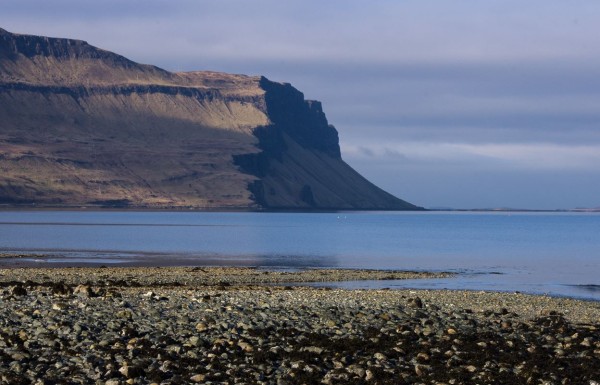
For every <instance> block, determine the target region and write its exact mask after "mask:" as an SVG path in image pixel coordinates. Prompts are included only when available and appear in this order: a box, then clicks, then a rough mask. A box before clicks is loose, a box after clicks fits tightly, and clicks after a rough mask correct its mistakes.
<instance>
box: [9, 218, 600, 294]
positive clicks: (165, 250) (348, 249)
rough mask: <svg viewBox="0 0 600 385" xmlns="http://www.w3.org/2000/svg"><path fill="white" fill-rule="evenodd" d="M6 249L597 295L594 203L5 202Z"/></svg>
mask: <svg viewBox="0 0 600 385" xmlns="http://www.w3.org/2000/svg"><path fill="white" fill-rule="evenodd" d="M0 250H2V251H3V252H28V253H50V254H51V255H52V257H50V258H43V259H38V260H36V261H37V262H35V263H36V264H39V265H40V266H44V265H48V264H51V263H52V264H54V263H58V264H61V263H65V264H86V263H95V264H113V263H114V264H118V263H120V264H132V263H133V264H136V263H141V262H142V261H145V262H147V263H150V264H152V263H161V264H174V265H197V264H205V265H235V266H260V267H269V268H283V269H297V268H309V267H338V268H371V269H411V270H434V271H455V272H459V273H460V276H459V278H454V279H444V280H418V281H417V280H415V281H380V282H357V283H342V284H339V283H338V284H335V285H336V286H344V287H390V288H397V287H414V288H460V289H472V290H484V289H485V290H500V291H521V292H531V293H548V294H551V295H558V296H573V297H581V298H590V299H596V300H600V215H599V214H588V213H457V212H423V213H421V212H419V213H405V212H336V213H198V212H88V211H82V212H76V211H26V212H23V211H20V212H16V211H4V212H0ZM33 260H35V259H32V260H30V261H28V262H32V261H33ZM22 261H23V260H22ZM5 263H6V262H5Z"/></svg>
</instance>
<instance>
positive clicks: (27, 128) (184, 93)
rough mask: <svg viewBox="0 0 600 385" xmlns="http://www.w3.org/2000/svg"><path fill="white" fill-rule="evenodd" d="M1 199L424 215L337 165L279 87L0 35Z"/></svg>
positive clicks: (315, 119) (315, 109)
mask: <svg viewBox="0 0 600 385" xmlns="http://www.w3.org/2000/svg"><path fill="white" fill-rule="evenodd" d="M0 168H1V169H2V171H3V172H2V174H0V204H5V205H38V206H59V207H64V206H90V205H92V206H111V207H153V208H196V209H202V208H225V207H229V208H261V209H380V210H381V209H399V210H402V209H409V210H410V209H419V208H418V207H416V206H414V205H411V204H409V203H407V202H404V201H402V200H400V199H398V198H396V197H394V196H392V195H390V194H388V193H386V192H384V191H382V190H381V189H379V188H377V187H376V186H374V185H373V184H371V183H370V182H368V181H367V180H366V179H364V178H363V177H362V176H360V175H359V174H358V173H357V172H356V171H354V170H353V169H352V168H351V167H350V166H348V165H347V164H346V163H344V162H343V160H342V158H341V152H340V147H339V141H338V132H337V131H336V129H335V128H334V127H333V126H331V125H329V124H328V122H327V119H326V117H325V114H324V112H323V109H322V106H321V103H319V102H316V101H307V100H304V95H303V94H302V93H301V92H300V91H298V90H297V89H295V88H294V87H292V86H291V85H289V84H287V83H277V82H272V81H270V80H268V79H266V78H264V77H252V76H244V75H230V74H223V73H216V72H187V73H171V72H168V71H165V70H162V69H160V68H158V67H154V66H150V65H143V64H138V63H135V62H132V61H130V60H129V59H126V58H125V57H123V56H120V55H117V54H114V53H111V52H108V51H104V50H101V49H98V48H95V47H93V46H91V45H89V44H87V43H86V42H83V41H79V40H71V39H55V38H47V37H40V36H29V35H17V34H11V33H9V32H6V31H4V30H0Z"/></svg>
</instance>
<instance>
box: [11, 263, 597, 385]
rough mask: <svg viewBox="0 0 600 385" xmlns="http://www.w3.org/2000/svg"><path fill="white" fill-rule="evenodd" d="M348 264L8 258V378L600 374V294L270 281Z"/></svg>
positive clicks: (334, 380) (244, 380)
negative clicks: (96, 264)
mask: <svg viewBox="0 0 600 385" xmlns="http://www.w3.org/2000/svg"><path fill="white" fill-rule="evenodd" d="M379 273H381V272H379ZM384 273H385V274H388V275H389V274H390V273H389V272H384ZM307 274H308V275H307ZM348 274H356V272H352V271H348V270H313V271H310V272H308V273H307V272H267V271H262V270H258V269H249V268H87V269H84V268H65V269H56V268H53V269H33V268H28V269H2V270H0V303H2V306H1V307H0V323H1V328H2V336H1V337H2V338H0V353H1V354H0V359H1V360H2V362H3V365H2V367H1V368H0V380H2V381H4V382H7V383H11V384H29V383H44V382H43V381H53V382H58V383H62V382H64V381H65V380H66V379H67V378H68V379H69V380H70V381H71V382H72V383H90V382H95V383H97V384H104V385H125V384H181V383H225V384H279V385H285V384H287V385H292V384H309V383H311V384H312V383H314V384H319V383H321V384H402V383H407V384H408V383H419V384H470V383H511V384H527V383H557V384H558V383H562V384H584V383H585V384H588V383H590V384H591V383H594V382H593V381H600V371H599V370H598V368H600V322H599V321H598V320H599V319H600V303H595V302H586V301H581V300H574V299H560V298H551V297H543V296H532V295H526V294H516V293H513V294H509V293H493V292H466V291H449V290H343V289H327V288H310V287H303V286H293V284H289V285H288V286H283V285H274V284H275V283H278V282H280V281H283V280H285V279H287V280H289V278H291V277H294V278H295V279H297V280H300V279H301V278H310V279H315V278H317V277H321V278H323V279H327V280H331V279H332V278H333V277H338V278H340V279H341V278H344V277H348ZM360 274H366V275H370V276H371V277H372V276H373V275H374V274H378V273H377V271H372V270H371V271H362V272H361V273H360ZM396 274H401V272H396ZM404 274H406V273H404ZM421 274H424V273H421ZM50 363H51V364H50ZM40 381H42V382H40Z"/></svg>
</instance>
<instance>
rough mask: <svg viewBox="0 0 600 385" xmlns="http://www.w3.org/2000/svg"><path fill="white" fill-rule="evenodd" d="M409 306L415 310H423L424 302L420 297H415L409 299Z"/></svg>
mask: <svg viewBox="0 0 600 385" xmlns="http://www.w3.org/2000/svg"><path fill="white" fill-rule="evenodd" d="M408 306H409V307H412V308H415V309H422V308H423V301H422V300H421V298H419V297H413V298H409V299H408Z"/></svg>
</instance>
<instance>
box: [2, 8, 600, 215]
mask: <svg viewBox="0 0 600 385" xmlns="http://www.w3.org/2000/svg"><path fill="white" fill-rule="evenodd" d="M0 28H4V29H6V30H8V31H11V32H16V33H26V34H37V35H46V36H54V37H69V38H77V39H81V40H86V41H88V42H89V43H90V44H92V45H95V46H98V47H101V48H103V49H107V50H110V51H114V52H116V53H119V54H121V55H123V56H126V57H128V58H130V59H132V60H134V61H137V62H141V63H147V64H154V65H158V66H159V67H162V68H165V69H167V70H172V71H191V70H216V71H223V72H231V73H243V74H249V75H264V76H266V77H268V78H269V79H271V80H275V81H284V82H289V83H291V84H292V85H294V86H295V87H296V88H298V89H299V90H301V91H302V92H303V93H304V95H305V97H306V98H307V99H316V100H320V101H322V102H323V108H324V110H325V113H326V115H327V118H328V120H329V122H330V123H331V124H333V125H334V126H335V127H336V128H337V130H338V132H339V135H340V145H341V149H342V157H343V158H344V160H345V161H346V162H347V163H348V164H350V165H351V166H352V167H354V168H355V169H356V170H357V171H359V172H360V173H362V174H363V175H364V176H365V177H367V178H368V179H369V180H371V181H372V182H373V183H375V184H376V185H378V186H380V187H382V188H383V189H385V190H386V191H388V192H390V193H392V194H394V195H396V196H398V197H400V198H402V199H405V200H407V201H409V202H411V203H414V204H417V205H420V206H424V207H428V208H437V207H449V208H462V209H467V208H501V207H506V208H508V207H510V208H520V209H525V208H528V209H569V208H576V207H600V2H599V1H597V0H572V1H564V0H562V1H556V0H528V1H522V0H519V1H516V0H487V1H481V0H447V1H443V0H371V1H364V0H363V1H357V0H329V1H315V0H286V1H282V0H212V1H208V0H143V1H137V0H130V1H127V0H103V1H82V0H55V1H46V0H14V1H13V0H6V1H3V2H2V4H1V5H0Z"/></svg>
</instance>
